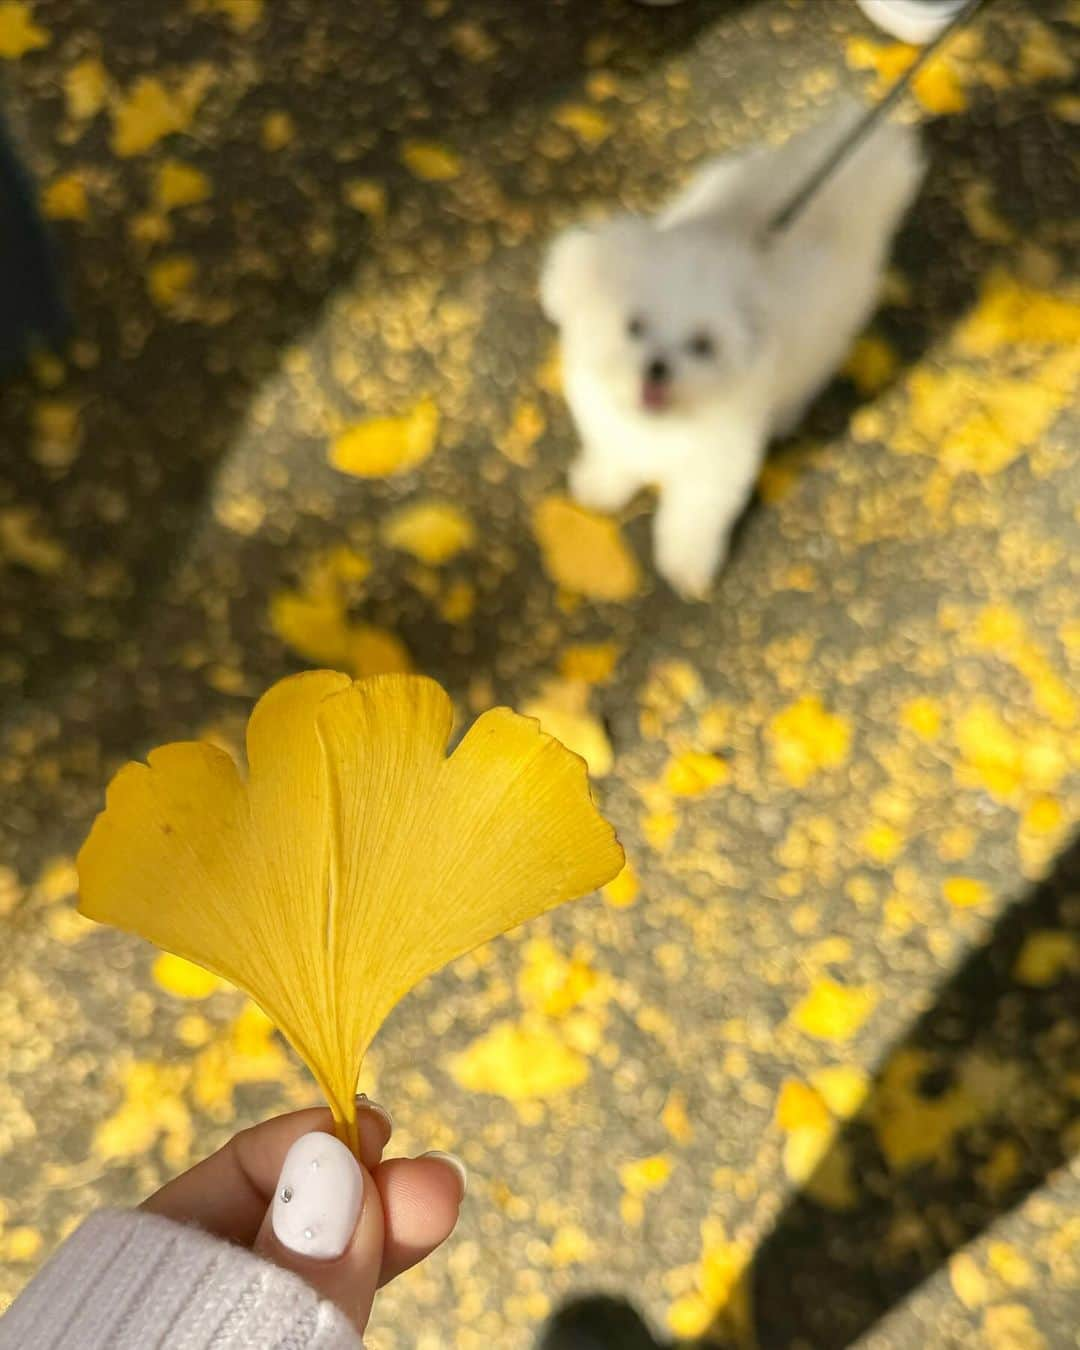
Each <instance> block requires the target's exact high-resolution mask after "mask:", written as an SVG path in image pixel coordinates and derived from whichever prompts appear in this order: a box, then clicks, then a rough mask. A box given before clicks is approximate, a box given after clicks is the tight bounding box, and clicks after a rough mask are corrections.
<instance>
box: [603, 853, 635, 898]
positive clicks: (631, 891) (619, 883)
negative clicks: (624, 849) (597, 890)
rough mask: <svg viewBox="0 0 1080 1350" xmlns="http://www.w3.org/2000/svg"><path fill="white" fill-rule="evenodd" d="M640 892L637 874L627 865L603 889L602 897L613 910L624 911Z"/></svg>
mask: <svg viewBox="0 0 1080 1350" xmlns="http://www.w3.org/2000/svg"><path fill="white" fill-rule="evenodd" d="M640 892H641V884H640V882H639V881H638V879H637V873H636V872H635V871H634V869H633V868H632V867H631V866H630V864H629V863H627V864H626V866H625V867H624V868H623V870H622V871H621V872H620V873H619V875H618V876H617V877H615V878H614V880H612V881H609V882H608V884H607V885H606V886H605V887H604V891H603V895H604V899H605V900H606V901H607V902H608V904H609V905H612V906H613V907H614V908H615V909H626V908H628V907H629V906H630V905H632V904H633V903H634V901H635V900H636V899H637V898H638V895H639V894H640Z"/></svg>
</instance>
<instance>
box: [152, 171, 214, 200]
mask: <svg viewBox="0 0 1080 1350" xmlns="http://www.w3.org/2000/svg"><path fill="white" fill-rule="evenodd" d="M209 196H210V179H209V178H207V176H206V174H204V173H203V171H202V170H201V169H196V168H195V166H194V165H193V164H185V163H184V162H183V160H179V159H166V160H164V161H163V162H162V163H161V164H159V165H158V167H157V169H156V170H155V172H154V183H153V189H152V191H151V200H152V201H153V203H154V206H155V207H156V208H157V209H158V210H159V211H162V212H168V211H174V210H176V209H177V208H179V207H182V206H195V205H197V204H198V203H199V202H204V201H206V199H207V198H208V197H209Z"/></svg>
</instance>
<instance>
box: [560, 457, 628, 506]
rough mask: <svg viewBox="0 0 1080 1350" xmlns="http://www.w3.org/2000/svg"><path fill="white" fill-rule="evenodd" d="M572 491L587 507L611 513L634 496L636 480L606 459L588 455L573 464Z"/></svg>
mask: <svg viewBox="0 0 1080 1350" xmlns="http://www.w3.org/2000/svg"><path fill="white" fill-rule="evenodd" d="M568 481H569V484H570V495H571V496H572V497H573V499H574V501H576V502H577V504H578V505H579V506H584V507H585V509H586V510H587V511H601V512H603V513H604V514H605V515H611V514H613V513H614V512H615V511H621V510H622V508H623V507H624V506H625V505H626V503H627V502H628V501H629V500H630V499H631V498H632V497H633V495H634V492H635V489H636V484H634V483H630V482H628V481H627V479H626V478H625V477H624V476H623V475H622V474H620V473H618V472H616V471H614V470H613V469H612V467H611V466H610V465H608V464H605V463H604V462H603V460H600V459H597V458H593V457H585V456H583V457H582V458H581V459H578V460H576V461H575V462H574V463H573V464H572V465H571V466H570V474H569V479H568Z"/></svg>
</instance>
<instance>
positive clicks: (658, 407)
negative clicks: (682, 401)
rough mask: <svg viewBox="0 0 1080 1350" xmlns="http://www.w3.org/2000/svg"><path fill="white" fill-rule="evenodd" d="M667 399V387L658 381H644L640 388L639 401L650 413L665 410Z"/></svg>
mask: <svg viewBox="0 0 1080 1350" xmlns="http://www.w3.org/2000/svg"><path fill="white" fill-rule="evenodd" d="M668 398H669V395H668V387H667V385H666V384H664V383H662V382H661V381H660V380H645V382H644V383H643V384H642V386H641V401H642V403H644V405H645V406H646V408H648V409H649V410H650V411H651V412H661V411H662V410H663V409H664V408H666V407H667V405H668Z"/></svg>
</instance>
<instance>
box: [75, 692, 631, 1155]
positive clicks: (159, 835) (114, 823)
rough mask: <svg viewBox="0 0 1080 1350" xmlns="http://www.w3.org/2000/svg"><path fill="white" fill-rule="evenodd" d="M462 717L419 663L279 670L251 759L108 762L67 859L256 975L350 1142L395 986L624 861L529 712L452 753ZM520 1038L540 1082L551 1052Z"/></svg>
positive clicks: (187, 949)
mask: <svg viewBox="0 0 1080 1350" xmlns="http://www.w3.org/2000/svg"><path fill="white" fill-rule="evenodd" d="M452 725H453V707H452V705H451V702H450V699H449V698H448V697H447V695H446V694H445V693H444V692H443V690H442V689H440V688H439V686H438V685H437V684H435V683H434V682H433V681H431V680H427V679H424V678H422V677H419V676H400V675H391V676H381V677H376V678H372V679H367V680H361V681H358V682H356V683H354V682H353V681H351V680H350V679H348V677H347V676H344V675H340V674H336V673H334V672H330V671H316V672H311V673H308V674H305V675H298V676H294V677H292V678H291V679H286V680H282V681H281V682H280V683H278V684H276V685H275V686H274V687H273V688H272V689H270V690H269V691H268V692H267V693H266V694H265V695H264V696H263V697H262V699H260V701H259V703H258V704H257V706H256V708H255V710H254V712H253V713H252V716H251V720H250V722H249V723H248V733H247V763H248V766H249V767H248V774H247V777H246V779H245V778H244V777H242V776H241V773H240V770H239V769H238V768H237V765H236V763H235V762H234V761H233V759H232V758H231V757H230V756H229V755H228V754H226V753H225V752H223V751H222V750H219V749H218V748H216V747H214V746H212V745H208V744H206V743H201V742H188V743H182V744H175V745H166V746H162V747H160V748H159V749H157V750H154V751H152V752H151V754H150V756H149V760H148V763H147V764H128V765H126V766H125V767H124V768H123V769H121V770H120V772H119V773H118V774H117V775H116V777H115V778H114V779H113V781H112V783H111V784H110V786H109V790H108V793H107V796H106V805H105V810H104V811H103V812H102V813H101V815H99V816H98V818H97V820H96V821H95V823H94V826H93V829H92V830H91V832H90V836H89V838H88V839H87V841H86V843H85V844H84V845H83V847H82V849H81V851H80V853H79V856H78V859H77V866H78V871H79V886H80V895H81V901H80V910H81V912H82V913H83V914H85V915H86V916H87V917H88V918H93V919H97V920H98V921H99V922H104V923H113V924H115V925H116V926H117V927H120V928H124V929H127V930H128V931H130V932H134V933H138V934H140V935H142V936H144V937H147V938H149V939H151V940H152V941H155V942H156V943H158V945H159V946H161V947H163V948H164V949H165V950H166V951H170V952H173V953H175V954H176V955H178V956H182V957H184V958H185V959H187V960H189V961H194V962H195V963H196V964H198V965H200V966H203V967H205V969H207V970H209V971H212V972H213V973H215V974H217V975H220V976H221V977H222V978H223V979H226V980H228V981H229V982H230V983H231V984H234V985H236V986H237V987H238V988H240V989H243V990H245V991H246V992H247V993H248V994H250V996H251V997H252V998H254V999H255V1000H256V1002H257V1003H258V1004H259V1005H260V1006H261V1007H262V1008H263V1009H264V1011H265V1012H266V1014H267V1015H268V1016H269V1017H270V1018H271V1019H272V1021H273V1022H274V1023H275V1024H276V1025H277V1026H278V1027H279V1028H280V1029H281V1031H282V1032H283V1033H284V1035H285V1036H286V1037H287V1039H288V1040H289V1041H290V1043H291V1044H292V1045H293V1047H294V1048H295V1049H296V1050H297V1052H298V1053H299V1054H300V1056H301V1058H303V1060H304V1061H305V1062H306V1063H307V1065H308V1067H309V1068H310V1069H311V1072H312V1073H313V1075H314V1076H315V1078H316V1080H317V1081H318V1083H319V1085H320V1087H321V1088H322V1090H323V1092H324V1094H325V1095H326V1099H327V1101H328V1102H329V1103H330V1106H331V1109H332V1111H333V1114H334V1120H335V1123H336V1127H337V1129H338V1132H339V1134H340V1135H341V1137H342V1138H343V1139H344V1140H345V1141H346V1142H347V1143H348V1144H349V1145H350V1146H351V1147H352V1148H353V1149H354V1150H355V1148H356V1147H357V1135H356V1104H355V1089H356V1081H357V1075H358V1073H359V1069H360V1065H361V1063H362V1061H363V1058H364V1054H365V1052H366V1050H367V1047H368V1045H369V1044H370V1042H371V1039H372V1037H373V1036H374V1034H375V1032H376V1031H377V1030H378V1028H379V1026H380V1025H381V1023H382V1022H383V1020H384V1018H385V1017H386V1015H387V1013H388V1012H389V1011H390V1010H391V1008H393V1006H394V1005H395V1004H396V1003H397V1002H398V1001H399V1000H400V999H401V998H402V997H403V996H404V994H406V993H407V992H408V990H410V989H411V988H412V987H413V986H414V985H415V984H417V983H419V981H420V980H422V979H423V978H425V976H427V975H429V974H430V973H431V972H433V971H435V970H437V969H438V968H439V967H440V966H442V965H444V964H445V963H446V962H448V961H451V960H453V959H454V958H455V957H457V956H460V955H462V954H463V953H465V952H467V951H471V950H472V949H473V948H474V947H477V946H479V945H481V944H482V943H484V942H486V941H488V940H489V939H490V938H492V937H494V936H496V935H497V934H499V933H501V932H504V931H505V930H506V929H508V928H511V927H514V926H515V925H517V924H519V923H521V922H523V921H524V920H525V919H527V918H530V917H533V916H535V915H537V914H541V913H543V912H544V911H545V910H548V909H550V908H552V907H553V906H555V905H557V904H561V903H562V902H563V901H566V900H569V899H572V898H573V897H574V896H577V895H580V894H583V893H584V892H586V891H590V890H593V889H595V888H596V887H598V886H602V885H603V884H604V883H605V882H608V881H610V880H611V879H612V878H613V877H614V876H615V875H616V874H617V873H618V871H619V869H620V868H621V867H622V865H623V855H622V850H621V849H620V848H619V846H618V843H617V842H616V840H615V836H614V834H613V832H612V830H611V827H610V826H609V825H608V824H607V822H606V821H605V820H604V819H603V818H602V817H601V816H600V814H599V813H598V812H597V810H596V808H595V807H594V805H593V804H592V801H591V799H590V796H589V791H588V781H587V778H586V774H585V769H584V766H583V765H582V763H581V761H580V760H579V759H577V758H576V757H575V756H573V755H571V754H568V753H567V751H566V750H565V749H564V748H563V747H562V746H561V745H559V743H558V742H557V741H555V740H553V739H552V738H551V737H549V736H546V735H545V734H544V733H543V732H541V731H540V729H539V728H538V727H537V725H536V723H535V722H532V721H530V720H529V719H527V718H521V717H519V716H517V715H516V714H515V713H512V712H510V711H509V710H507V709H494V710H493V711H491V712H488V713H485V714H483V716H481V717H480V718H479V719H478V720H477V721H476V723H475V724H474V725H473V727H472V728H471V730H470V731H469V732H468V733H467V734H466V736H465V737H464V739H463V740H462V741H461V742H460V744H459V745H458V747H457V748H456V750H455V751H454V753H453V754H452V755H451V756H450V757H449V758H447V756H446V744H447V740H448V738H449V736H450V732H451V728H452ZM516 1034H517V1033H516V1032H515V1031H514V1029H513V1028H511V1030H510V1039H511V1042H513V1041H514V1037H515V1035H516ZM522 1034H524V1033H522ZM567 1053H568V1054H570V1055H571V1061H572V1071H571V1073H570V1077H571V1079H573V1078H574V1076H575V1074H576V1075H577V1081H580V1077H581V1076H583V1074H584V1072H587V1066H586V1065H585V1064H584V1063H583V1062H580V1063H579V1061H580V1056H576V1052H571V1051H569V1050H567ZM519 1058H520V1062H521V1063H522V1064H524V1065H525V1066H527V1069H528V1071H529V1072H530V1073H532V1074H533V1075H534V1077H533V1079H532V1080H531V1081H534V1082H535V1075H536V1074H537V1073H538V1072H539V1071H540V1068H541V1066H542V1063H543V1056H542V1055H540V1054H539V1053H536V1047H535V1046H527V1048H526V1049H525V1051H524V1052H523V1053H522V1055H521V1056H520V1057H519ZM558 1067H559V1073H561V1075H562V1078H563V1081H564V1082H565V1080H566V1076H567V1074H566V1064H565V1059H564V1061H563V1063H562V1064H561V1065H560V1066H558ZM559 1073H556V1075H555V1076H556V1077H558V1076H559ZM155 1128H160V1125H159V1124H158V1125H156V1126H155Z"/></svg>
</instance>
